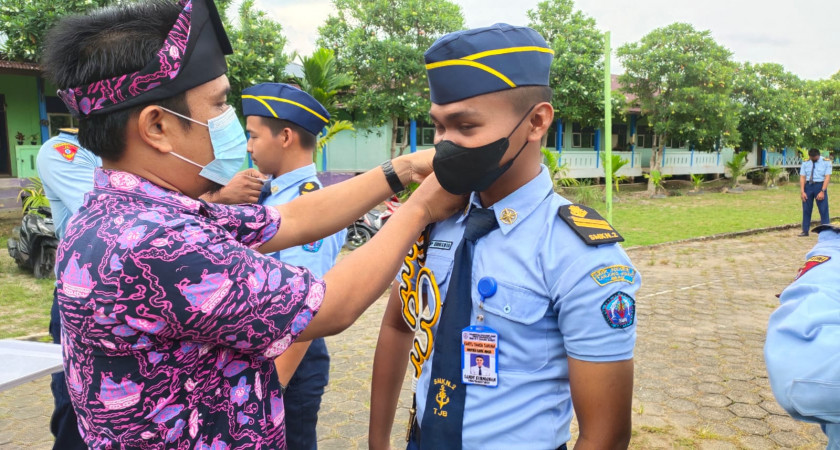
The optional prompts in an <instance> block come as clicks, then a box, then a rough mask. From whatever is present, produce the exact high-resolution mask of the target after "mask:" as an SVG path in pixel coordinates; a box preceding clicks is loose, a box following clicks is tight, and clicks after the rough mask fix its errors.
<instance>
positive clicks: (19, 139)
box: [15, 131, 25, 145]
mask: <svg viewBox="0 0 840 450" xmlns="http://www.w3.org/2000/svg"><path fill="white" fill-rule="evenodd" d="M24 137H25V136H24V135H23V133H21V132H20V131H18V132H17V134H15V140H17V143H18V145H23V138H24Z"/></svg>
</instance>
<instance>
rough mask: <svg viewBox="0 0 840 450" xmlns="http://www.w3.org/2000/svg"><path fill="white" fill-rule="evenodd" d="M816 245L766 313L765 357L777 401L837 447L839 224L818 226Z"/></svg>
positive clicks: (839, 443) (839, 421)
mask: <svg viewBox="0 0 840 450" xmlns="http://www.w3.org/2000/svg"><path fill="white" fill-rule="evenodd" d="M814 231H815V232H817V233H819V240H818V242H817V245H815V246H814V248H813V249H812V250H811V251H810V252H808V254H807V255H806V258H807V259H806V260H805V265H804V266H802V268H801V269H799V273H798V274H797V275H796V278H795V280H794V281H793V283H791V284H790V286H788V287H787V288H785V290H784V291H782V294H781V296H780V297H779V299H780V302H781V305H780V306H779V308H778V309H777V310H776V311H774V312H773V314H772V315H771V316H770V323H769V324H768V325H767V341H766V342H765V344H764V360H765V362H766V364H767V373H768V375H769V376H770V386H771V387H772V388H773V395H775V396H776V400H777V401H778V402H779V404H780V405H781V406H782V407H783V408H784V409H785V410H786V411H787V412H788V413H789V414H790V415H791V416H793V418H794V419H799V420H804V421H807V422H816V423H819V424H820V426H821V427H822V429H823V431H824V432H825V434H826V435H827V436H828V447H827V448H828V449H831V450H836V449H840V407H838V405H840V395H839V394H840V354H838V352H837V343H838V342H840V282H838V279H837V274H838V273H840V228H838V227H834V226H831V225H820V226H818V227H816V228H814Z"/></svg>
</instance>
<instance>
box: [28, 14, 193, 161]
mask: <svg viewBox="0 0 840 450" xmlns="http://www.w3.org/2000/svg"><path fill="white" fill-rule="evenodd" d="M180 12H181V7H180V6H178V5H177V4H176V3H175V2H173V1H166V0H151V1H146V2H142V3H130V4H121V5H119V6H112V7H108V8H102V9H99V10H96V11H93V12H91V13H89V14H87V15H76V16H69V17H66V18H63V19H62V20H60V21H59V22H58V23H57V24H56V26H55V27H53V28H52V29H51V30H50V32H49V33H48V35H47V38H46V44H45V46H44V53H43V56H42V59H41V67H42V68H43V69H44V72H45V74H46V76H47V77H48V78H49V79H50V80H51V81H52V82H53V83H54V84H55V85H56V86H58V88H59V89H68V88H75V87H80V86H84V85H87V84H91V83H94V82H96V81H100V80H104V79H108V78H113V77H117V76H120V75H125V74H129V73H132V72H136V71H138V70H141V69H142V68H143V67H144V66H146V64H147V63H148V62H149V61H151V60H152V59H153V58H155V57H156V55H157V52H158V51H159V50H160V48H161V47H162V46H163V43H164V41H165V40H166V37H167V35H168V34H169V30H170V29H171V28H172V26H173V24H174V23H175V21H176V20H177V19H178V15H179V14H180ZM150 104H155V105H160V106H163V107H165V108H168V109H171V110H173V111H176V112H178V113H180V114H183V115H185V116H188V117H189V116H190V110H189V106H188V105H187V101H186V92H184V93H181V94H178V95H176V96H174V97H170V98H168V99H164V100H158V101H155V102H154V103H147V104H141V105H137V106H134V107H131V108H127V109H123V110H119V111H115V112H111V113H107V114H98V115H91V116H88V117H83V118H81V119H79V143H81V144H82V146H83V147H85V148H87V149H89V150H90V151H91V152H93V153H94V154H95V155H97V156H99V157H101V158H102V159H105V160H109V161H117V160H119V159H120V157H121V156H122V154H123V152H124V151H125V143H126V139H125V132H126V124H127V123H128V120H129V118H131V117H132V116H133V115H134V114H137V113H139V112H140V111H141V110H142V109H143V108H145V107H147V106H149V105H150ZM179 120H180V121H181V124H182V126H183V127H184V128H185V129H189V126H190V123H189V121H187V120H184V119H180V118H179Z"/></svg>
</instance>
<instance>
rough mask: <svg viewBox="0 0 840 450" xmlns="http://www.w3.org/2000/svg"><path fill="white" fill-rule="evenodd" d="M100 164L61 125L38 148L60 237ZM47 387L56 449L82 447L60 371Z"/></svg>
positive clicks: (55, 331) (56, 338)
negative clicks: (53, 400)
mask: <svg viewBox="0 0 840 450" xmlns="http://www.w3.org/2000/svg"><path fill="white" fill-rule="evenodd" d="M100 166H102V159H101V158H99V157H98V156H96V155H94V154H93V153H91V151H90V150H88V149H86V148H84V147H82V146H81V145H79V138H78V130H77V129H75V128H62V129H61V130H60V131H59V134H58V136H55V137H53V138H51V139H49V140H47V141H46V142H44V145H42V146H41V149H40V150H38V159H37V161H36V167H37V170H38V177H39V178H40V179H41V182H42V183H43V184H44V194H46V196H47V199H48V200H49V201H50V209H51V210H52V217H53V223H54V224H55V234H56V236H57V237H58V238H59V239H61V238H62V237H63V236H64V230H65V228H66V227H67V221H68V220H70V217H71V216H72V215H73V214H75V213H76V211H78V210H79V207H81V206H82V202H84V199H85V194H87V193H88V192H89V191H91V190H92V189H93V171H94V169H96V168H97V167H100ZM49 331H50V335H51V336H52V338H53V342H55V343H56V344H60V343H61V316H60V315H59V314H58V300H57V298H56V296H55V293H53V305H52V309H51V310H50V328H49ZM50 388H51V389H52V392H53V398H54V399H55V410H54V411H53V415H52V419H51V420H50V431H51V432H52V434H53V435H54V436H55V444H54V447H53V448H56V449H67V450H73V449H86V448H87V446H86V445H85V443H84V441H83V440H82V437H81V436H80V435H79V429H78V425H77V423H76V413H75V412H74V411H73V405H72V404H71V403H70V396H69V393H68V392H67V383H66V381H65V379H64V371H61V372H56V373H54V374H52V383H51V384H50Z"/></svg>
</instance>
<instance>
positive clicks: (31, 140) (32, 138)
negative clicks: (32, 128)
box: [29, 133, 38, 145]
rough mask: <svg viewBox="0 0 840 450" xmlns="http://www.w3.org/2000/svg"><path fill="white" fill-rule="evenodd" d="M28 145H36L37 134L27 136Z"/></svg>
mask: <svg viewBox="0 0 840 450" xmlns="http://www.w3.org/2000/svg"><path fill="white" fill-rule="evenodd" d="M29 144H30V145H38V134H37V133H33V134H30V135H29Z"/></svg>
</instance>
